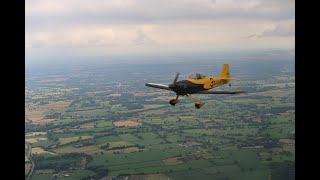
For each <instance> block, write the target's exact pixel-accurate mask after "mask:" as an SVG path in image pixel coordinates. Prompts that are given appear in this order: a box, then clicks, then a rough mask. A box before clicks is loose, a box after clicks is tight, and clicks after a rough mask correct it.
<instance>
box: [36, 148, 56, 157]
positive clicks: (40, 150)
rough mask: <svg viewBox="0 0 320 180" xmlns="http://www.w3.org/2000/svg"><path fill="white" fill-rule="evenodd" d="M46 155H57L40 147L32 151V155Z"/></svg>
mask: <svg viewBox="0 0 320 180" xmlns="http://www.w3.org/2000/svg"><path fill="white" fill-rule="evenodd" d="M44 153H48V154H53V155H54V154H55V153H53V152H49V151H45V150H43V149H42V148H40V147H35V148H32V149H31V154H44Z"/></svg>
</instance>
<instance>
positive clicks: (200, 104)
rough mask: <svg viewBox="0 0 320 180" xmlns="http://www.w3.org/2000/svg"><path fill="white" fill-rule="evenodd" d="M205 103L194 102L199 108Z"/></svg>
mask: <svg viewBox="0 0 320 180" xmlns="http://www.w3.org/2000/svg"><path fill="white" fill-rule="evenodd" d="M203 105H204V102H196V103H195V104H194V106H195V107H196V108H197V109H199V108H201V107H202V106H203Z"/></svg>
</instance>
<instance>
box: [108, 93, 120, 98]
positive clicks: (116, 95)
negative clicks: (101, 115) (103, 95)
mask: <svg viewBox="0 0 320 180" xmlns="http://www.w3.org/2000/svg"><path fill="white" fill-rule="evenodd" d="M109 96H111V97H120V96H121V94H119V93H113V94H109V95H108V96H107V97H109Z"/></svg>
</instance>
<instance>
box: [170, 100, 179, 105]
mask: <svg viewBox="0 0 320 180" xmlns="http://www.w3.org/2000/svg"><path fill="white" fill-rule="evenodd" d="M178 102H179V100H178V99H171V100H170V101H169V103H170V104H171V106H174V105H176V104H177V103H178Z"/></svg>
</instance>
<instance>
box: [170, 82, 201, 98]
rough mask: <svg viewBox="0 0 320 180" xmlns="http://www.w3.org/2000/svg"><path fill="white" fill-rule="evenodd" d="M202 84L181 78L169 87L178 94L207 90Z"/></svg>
mask: <svg viewBox="0 0 320 180" xmlns="http://www.w3.org/2000/svg"><path fill="white" fill-rule="evenodd" d="M203 86H204V85H203V84H195V83H192V82H190V81H188V80H182V81H178V82H176V84H175V86H174V87H173V88H171V89H172V90H173V91H174V92H175V93H177V94H178V95H186V94H194V93H197V92H199V91H204V90H207V89H205V88H204V87H203Z"/></svg>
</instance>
